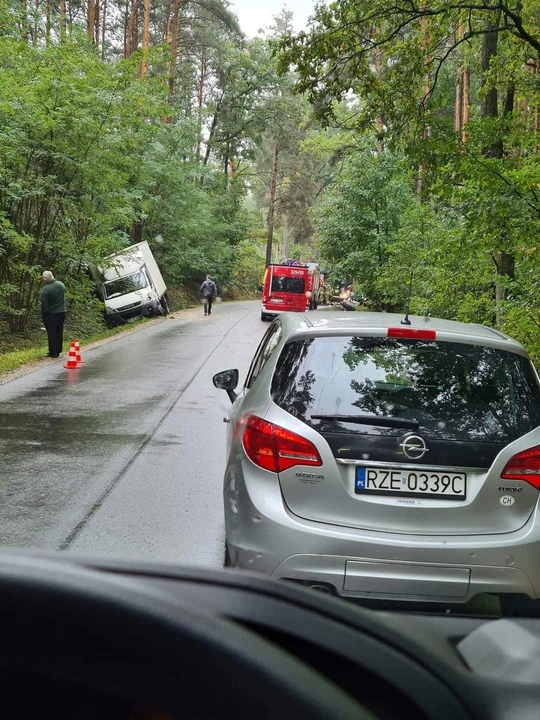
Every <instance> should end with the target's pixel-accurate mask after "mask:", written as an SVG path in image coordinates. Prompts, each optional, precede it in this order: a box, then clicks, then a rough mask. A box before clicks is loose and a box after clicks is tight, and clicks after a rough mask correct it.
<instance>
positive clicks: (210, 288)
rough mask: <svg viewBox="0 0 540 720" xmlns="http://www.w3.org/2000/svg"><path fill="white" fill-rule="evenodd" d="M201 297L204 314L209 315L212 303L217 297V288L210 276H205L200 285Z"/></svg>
mask: <svg viewBox="0 0 540 720" xmlns="http://www.w3.org/2000/svg"><path fill="white" fill-rule="evenodd" d="M201 295H202V296H203V302H204V314H205V315H211V314H212V302H213V301H214V298H215V297H216V295H217V287H216V283H215V282H214V281H213V280H212V278H211V276H210V275H207V276H206V280H205V281H204V282H203V284H202V285H201Z"/></svg>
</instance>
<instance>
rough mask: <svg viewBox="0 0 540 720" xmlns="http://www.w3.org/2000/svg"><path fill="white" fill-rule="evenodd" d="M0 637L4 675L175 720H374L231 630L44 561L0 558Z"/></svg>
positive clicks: (138, 589) (161, 596) (154, 597)
mask: <svg viewBox="0 0 540 720" xmlns="http://www.w3.org/2000/svg"><path fill="white" fill-rule="evenodd" d="M0 638H1V641H2V642H1V653H0V657H1V660H0V663H1V665H2V667H3V669H4V670H9V671H10V673H18V672H20V673H23V674H29V675H34V676H37V677H40V676H41V677H47V678H55V679H58V678H61V679H62V680H65V681H66V682H67V683H71V682H72V683H74V684H76V685H79V686H81V685H82V686H83V687H86V688H90V689H93V690H95V691H98V692H102V693H108V694H110V695H116V696H119V697H126V698H129V699H130V700H133V701H137V702H141V703H144V704H145V706H147V707H150V708H153V709H155V710H156V711H160V712H167V713H169V714H170V715H172V716H173V717H174V718H182V717H187V718H218V717H249V718H273V719H275V718H279V717H291V718H295V720H315V719H319V718H320V719H321V720H322V719H323V718H324V719H328V720H349V719H351V720H352V719H353V718H355V719H356V720H368V719H371V718H372V716H371V715H370V714H369V713H368V712H367V711H366V710H364V709H363V708H361V707H360V706H359V705H358V704H357V703H356V702H355V701H353V700H352V698H350V697H349V696H348V695H346V694H345V693H344V692H343V691H341V690H340V689H339V688H338V687H337V686H335V685H333V684H332V683H330V682H329V681H327V680H326V679H325V678H324V677H323V676H321V675H319V674H318V673H317V672H315V671H314V670H312V669H311V668H308V667H307V666H305V665H303V664H302V663H301V662H300V661H298V660H296V659H295V658H293V657H292V656H290V655H289V654H288V653H287V652H285V651H283V650H281V649H279V648H277V647H276V646H274V645H272V644H271V643H270V642H267V641H266V640H263V639H261V638H259V637H258V636H256V635H255V634H254V633H252V632H250V631H249V630H247V629H245V628H243V627H240V626H238V625H236V624H234V623H233V622H231V621H227V620H225V619H216V618H214V617H208V616H203V615H199V614H198V613H196V612H194V611H193V610H192V609H190V608H187V607H186V608H183V607H182V605H181V601H180V602H179V603H177V602H173V601H172V600H171V599H170V598H168V597H167V596H166V595H165V593H161V592H160V591H159V590H154V589H153V588H149V587H147V586H146V585H145V584H143V583H142V582H141V581H139V580H137V579H136V578H135V579H134V578H132V577H130V578H128V577H126V578H123V577H121V576H120V577H119V576H117V575H114V576H113V575H110V576H107V575H106V574H105V573H103V572H100V573H98V572H96V571H94V570H91V569H86V568H81V567H75V566H71V565H69V564H67V563H66V564H63V563H61V562H57V561H54V560H51V559H42V558H34V557H30V556H25V555H10V554H9V553H6V554H5V555H3V556H2V555H0ZM29 691H31V688H30V687H29Z"/></svg>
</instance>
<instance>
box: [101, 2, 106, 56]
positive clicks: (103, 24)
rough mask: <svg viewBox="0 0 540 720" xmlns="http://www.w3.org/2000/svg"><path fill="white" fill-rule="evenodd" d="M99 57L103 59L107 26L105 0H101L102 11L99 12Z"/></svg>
mask: <svg viewBox="0 0 540 720" xmlns="http://www.w3.org/2000/svg"><path fill="white" fill-rule="evenodd" d="M101 15H102V18H101V59H102V60H105V38H106V28H107V0H103V12H102V13H101Z"/></svg>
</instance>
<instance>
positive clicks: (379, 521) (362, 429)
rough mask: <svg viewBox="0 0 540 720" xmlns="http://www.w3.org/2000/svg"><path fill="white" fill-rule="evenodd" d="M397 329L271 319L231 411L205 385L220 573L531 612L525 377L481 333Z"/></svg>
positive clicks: (533, 574) (419, 320) (496, 339)
mask: <svg viewBox="0 0 540 720" xmlns="http://www.w3.org/2000/svg"><path fill="white" fill-rule="evenodd" d="M402 320H403V316H401V315H392V314H386V313H360V312H357V313H354V314H348V313H347V314H342V313H329V312H328V313H327V312H325V313H322V312H321V313H320V314H312V313H310V314H309V315H306V314H296V313H295V314H293V313H291V314H284V315H281V316H280V317H279V318H278V319H276V320H275V321H274V322H273V323H272V325H271V326H270V327H269V329H268V331H267V333H266V334H265V336H264V338H263V340H262V342H261V344H260V345H259V348H258V350H257V353H256V355H255V357H254V359H253V362H252V364H251V368H250V370H249V373H248V375H247V378H246V381H245V385H244V387H243V388H242V389H241V391H240V392H239V393H238V394H237V393H236V391H235V390H236V387H237V384H238V371H237V370H226V371H224V372H222V373H218V375H216V376H215V377H214V384H215V385H216V387H220V388H223V389H225V390H227V392H228V393H229V396H230V397H231V399H232V400H233V404H232V408H231V413H230V424H229V425H228V443H227V447H228V459H227V468H226V472H225V483H224V499H225V521H226V541H227V553H228V561H229V563H230V564H231V565H233V566H235V567H239V568H246V569H251V570H256V571H260V572H263V573H266V574H269V575H273V576H274V577H277V578H284V579H289V580H295V581H300V582H303V583H304V584H307V585H310V586H318V587H322V588H326V589H328V590H331V591H332V592H335V593H338V594H339V595H341V596H344V597H354V598H370V599H387V600H389V599H393V600H424V601H437V602H439V601H440V602H445V603H465V602H467V601H468V600H470V599H471V598H472V597H474V596H475V595H477V594H479V593H497V594H506V593H508V594H514V593H517V594H522V595H526V596H529V598H533V599H535V598H540V520H539V519H538V517H537V515H538V498H539V490H540V427H539V426H540V382H539V379H538V375H537V374H536V372H535V369H534V367H533V365H532V363H531V361H530V359H529V358H528V356H527V353H526V351H525V349H524V348H523V347H522V346H521V345H520V344H519V343H517V342H516V341H515V340H512V339H511V338H509V337H507V336H506V335H503V334H502V333H500V332H497V331H496V330H492V329H490V328H487V327H483V326H481V325H473V324H465V323H458V322H452V321H448V320H438V319H435V318H424V317H411V323H412V324H410V325H405V324H402ZM509 597H510V598H511V597H516V598H517V596H511V595H510V596H509Z"/></svg>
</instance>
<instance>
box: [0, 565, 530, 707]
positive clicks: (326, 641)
mask: <svg viewBox="0 0 540 720" xmlns="http://www.w3.org/2000/svg"><path fill="white" fill-rule="evenodd" d="M2 560H4V562H2ZM40 563H44V564H45V566H47V568H48V570H47V572H48V573H49V576H50V572H51V568H57V569H58V568H63V570H65V571H66V578H69V577H70V576H71V574H72V573H75V575H74V576H76V575H77V573H79V574H80V577H81V578H83V577H84V580H85V582H88V583H90V585H89V587H90V586H91V587H98V588H100V590H101V589H102V588H107V587H108V586H109V585H111V587H112V586H114V593H115V594H116V595H118V594H120V595H122V603H127V604H128V605H129V603H130V602H131V601H132V599H133V598H136V597H137V594H138V593H142V594H145V593H146V594H147V597H148V598H152V597H154V598H156V599H157V598H159V602H160V603H165V605H166V606H167V608H168V612H171V613H172V615H171V616H172V617H173V618H174V619H175V621H176V620H177V619H178V618H183V616H184V614H185V615H187V616H188V617H190V613H193V612H196V613H197V616H199V617H201V616H202V618H203V619H206V622H207V623H209V624H211V623H212V622H216V623H217V624H218V625H219V623H220V622H222V621H225V622H226V623H227V624H228V626H231V627H232V626H234V627H235V628H241V629H243V630H246V631H247V632H248V635H246V638H249V641H246V639H245V638H243V640H242V642H243V643H244V645H246V644H247V645H249V643H250V642H251V639H252V638H256V639H258V641H261V640H262V641H263V642H264V643H265V647H273V648H276V649H278V650H279V651H280V652H282V653H283V652H284V653H285V654H284V655H282V656H280V658H281V659H278V660H276V659H275V658H274V660H273V661H272V662H270V663H269V664H268V665H267V668H266V672H268V673H269V674H270V675H271V674H272V673H273V672H274V670H275V668H276V663H277V664H278V665H279V664H280V663H281V662H282V661H283V662H285V660H284V658H286V657H287V658H291V659H292V661H293V662H296V663H297V665H295V666H293V668H296V669H293V670H292V671H291V672H290V674H291V673H292V675H294V676H295V678H294V679H296V676H298V678H299V679H300V680H302V678H301V677H300V676H301V670H300V668H306V669H307V670H308V671H309V672H311V673H314V675H313V676H312V677H318V678H321V682H323V679H326V681H329V682H330V683H331V684H332V686H335V687H337V688H338V689H339V690H340V691H342V692H343V693H345V694H346V695H347V696H348V697H349V698H351V699H352V700H353V701H354V703H357V704H358V715H355V714H354V713H353V714H352V715H351V714H349V715H347V714H346V712H344V714H343V715H340V713H339V712H338V710H337V709H336V714H335V717H336V718H338V717H341V716H343V717H345V716H346V717H359V718H367V717H371V718H375V719H378V720H391V719H394V718H396V719H397V718H403V719H409V718H411V719H412V718H415V719H417V720H418V719H420V720H428V719H433V720H435V719H436V720H446V719H448V720H449V719H450V718H452V720H460V719H461V718H463V719H464V720H465V719H466V718H468V719H469V720H474V719H475V718H491V719H493V718H500V719H501V720H502V719H503V718H520V720H528V719H529V718H531V719H532V718H533V717H534V718H535V719H536V718H537V717H538V707H539V705H540V673H539V671H538V668H539V667H540V663H539V662H538V660H540V621H539V620H526V619H523V620H522V619H516V620H508V619H504V620H495V619H494V620H490V619H487V620H485V619H481V618H466V617H461V616H435V615H421V614H418V613H416V614H414V615H411V614H407V613H389V612H379V611H373V610H366V609H362V608H358V607H355V606H353V605H351V604H349V603H347V602H345V601H343V600H341V599H335V598H331V597H327V596H325V595H322V594H320V593H317V592H316V591H313V590H306V589H304V588H299V587H296V586H294V585H290V584H287V583H284V582H279V583H278V582H275V581H273V580H271V579H269V578H266V577H263V576H258V575H255V574H248V573H239V572H236V571H232V570H210V569H202V568H189V567H177V566H175V565H171V564H159V563H150V562H144V561H141V562H139V561H121V560H114V559H107V558H91V557H86V556H77V555H75V554H65V553H64V554H57V553H46V552H43V553H34V552H30V551H5V552H4V553H3V558H0V597H5V593H4V595H2V573H3V572H4V570H5V568H6V567H7V568H8V574H9V573H10V572H12V568H14V567H17V568H18V570H17V572H18V574H19V575H20V574H21V573H22V574H24V568H25V565H27V564H29V566H30V565H31V566H33V567H34V566H39V565H40ZM10 568H11V569H10ZM62 572H63V571H60V570H59V571H58V573H59V576H61V575H62ZM53 574H54V571H53ZM62 582H64V580H62ZM93 583H95V586H94V585H93ZM68 585H69V582H68ZM67 592H68V594H69V593H70V588H69V587H68V588H67ZM38 595H39V593H38ZM72 599H73V598H72ZM34 600H35V594H34ZM29 602H30V601H29ZM156 602H157V600H156ZM89 608H90V609H91V608H92V604H90V605H89ZM1 611H2V607H1V602H0V613H1ZM34 614H35V611H34ZM128 614H129V612H128ZM121 617H122V618H126V612H125V607H124V610H123V614H122V615H121ZM133 619H135V616H134V618H133ZM57 620H58V616H57ZM126 622H127V620H126ZM144 624H145V620H144V619H143V621H142V623H139V624H137V623H132V625H131V627H128V625H126V628H124V629H125V630H126V631H128V632H129V633H131V635H130V637H132V638H133V637H134V638H137V634H138V632H139V631H140V632H141V644H142V645H144V643H145V642H146V643H148V642H149V638H153V637H154V635H151V634H149V633H147V631H148V628H146V627H143V626H144ZM116 627H117V623H115V624H113V625H108V626H107V628H108V629H107V633H108V636H110V634H111V632H114V629H115V628H116ZM216 627H217V625H216ZM121 631H122V628H119V632H121ZM98 632H99V630H98ZM242 637H243V636H242ZM81 640H82V644H81V645H80V651H81V653H84V652H85V644H84V643H85V642H86V643H90V642H91V641H89V640H88V639H85V638H81ZM111 642H113V638H111ZM124 644H125V641H124ZM71 652H73V648H72V650H71ZM90 652H93V651H90ZM111 652H112V651H111ZM130 652H132V650H131V651H130ZM167 652H168V650H167ZM239 652H240V651H239ZM164 655H166V653H165V652H164ZM190 657H192V658H193V663H194V664H195V666H196V668H195V669H197V667H198V670H199V671H200V674H201V687H203V688H205V687H207V688H208V691H212V688H215V687H216V685H215V682H214V681H213V674H212V669H211V668H209V667H207V663H206V662H202V661H201V662H200V663H199V665H198V666H197V663H198V660H197V653H196V652H194V653H192V654H191V655H190ZM149 659H151V660H152V662H153V663H154V662H156V663H157V662H158V659H157V656H156V653H155V649H154V650H153V651H152V653H151V654H150V658H147V661H148V660H149ZM77 660H78V659H77ZM136 660H139V661H141V660H142V661H143V665H144V660H145V658H144V656H143V657H142V658H135V657H134V662H135V661H136ZM188 660H189V658H188ZM127 662H128V664H129V657H128V660H127ZM170 664H171V663H170V662H169V666H170ZM112 667H117V666H114V665H113V666H112ZM184 667H186V666H184ZM224 667H225V668H227V667H230V670H229V671H228V672H229V673H230V675H229V676H228V677H227V682H228V683H230V684H232V686H233V687H232V690H231V698H234V697H237V698H238V697H240V696H241V695H242V697H243V696H244V695H245V694H246V693H249V690H248V689H246V688H249V684H244V683H242V682H241V679H240V675H239V674H238V672H236V673H235V671H234V670H233V667H232V665H230V666H228V665H224ZM92 668H93V666H92ZM215 669H216V671H217V669H218V665H217V664H216V668H215ZM123 670H124V671H126V672H127V673H129V672H130V668H129V667H128V668H123ZM8 671H9V672H12V673H14V675H13V677H14V678H16V677H17V674H16V673H17V670H16V669H10V668H8ZM190 671H193V668H190ZM302 671H303V670H302ZM4 672H5V671H4ZM134 672H135V671H134ZM184 672H185V671H184ZM221 672H222V673H223V670H222V671H221ZM226 672H227V670H226ZM103 673H104V674H105V670H103ZM183 674H184V673H181V675H183ZM29 676H30V674H29V673H28V671H26V673H25V675H24V677H29ZM125 676H126V677H130V676H129V674H126V675H125ZM4 677H6V675H5V674H4ZM19 677H22V675H19ZM32 677H34V678H35V681H36V685H35V687H37V688H38V689H39V692H38V691H36V692H35V693H34V695H35V697H42V698H43V697H49V698H51V697H53V698H55V697H59V698H63V699H64V700H65V698H66V697H69V698H71V699H70V702H69V703H68V705H69V706H70V707H71V709H72V712H71V715H70V717H72V718H78V717H81V718H82V717H85V718H86V717H100V718H108V717H116V718H124V717H125V718H133V719H134V720H135V718H137V720H139V719H140V720H154V719H156V720H157V719H159V720H169V718H172V717H182V718H184V717H185V718H191V717H201V716H205V717H211V716H212V717H214V716H215V717H218V716H219V717H226V716H228V715H229V712H227V711H226V705H225V704H224V705H223V714H220V713H219V712H218V714H215V715H209V714H207V713H206V714H204V713H203V714H200V713H199V711H198V710H195V709H194V698H193V697H191V698H188V699H187V700H186V699H183V700H182V702H181V703H179V707H180V708H181V710H180V713H179V711H178V707H176V708H175V712H173V713H171V712H170V705H169V707H167V703H164V707H163V708H161V707H159V708H158V706H159V702H160V698H159V697H156V696H155V695H154V696H153V695H152V693H141V695H140V697H133V692H132V691H128V690H127V689H126V692H125V694H124V695H123V697H121V696H120V695H121V694H119V691H118V688H119V687H120V686H119V685H118V683H117V684H116V685H115V684H114V683H111V687H110V689H109V688H107V685H106V683H105V685H104V684H103V683H101V684H99V687H96V684H95V683H93V682H90V680H89V681H88V682H85V676H84V674H80V675H79V676H77V677H75V676H73V677H71V678H69V680H68V679H66V689H65V691H63V690H62V677H61V675H60V676H59V675H58V674H56V675H55V676H54V678H52V679H51V678H50V677H49V676H48V675H46V676H45V677H44V675H43V673H40V672H36V669H35V668H34V669H33V671H32ZM178 682H179V684H178V693H179V694H183V693H185V688H184V687H181V681H180V678H179V681H178ZM192 682H193V680H192ZM59 683H60V684H59ZM235 683H236V687H235ZM305 683H306V684H309V683H308V680H307V679H305ZM14 686H16V682H15V681H14ZM27 686H28V685H27ZM113 686H114V687H113ZM223 687H225V685H223V686H222V690H223ZM47 688H48V690H47ZM51 688H52V689H51ZM173 688H174V685H173ZM109 690H110V691H109ZM311 692H312V691H311ZM89 693H90V694H89ZM235 693H236V694H235ZM198 697H200V694H199V696H198ZM77 698H78V700H77ZM81 698H83V699H84V702H82V705H81V702H80V699H81ZM152 702H155V703H156V704H155V705H153V704H152ZM224 702H225V701H224ZM266 702H267V703H268V701H266ZM77 703H78V704H79V705H81V707H82V706H85V707H86V709H87V710H88V708H89V707H92V703H97V705H95V707H96V708H101V710H99V711H98V710H97V709H96V712H95V713H90V714H80V713H79V712H78V711H75V710H74V708H75V709H76V708H77V707H78V704H77ZM195 704H196V703H195ZM322 704H323V705H324V703H322ZM154 707H156V708H158V709H157V710H154V709H153V708H154ZM255 707H256V705H255ZM266 710H268V714H265V713H266ZM349 710H350V708H349ZM81 712H82V710H81ZM160 713H161V714H160ZM42 714H43V713H42ZM25 716H26V714H25V713H22V714H20V717H25ZM28 716H29V717H30V716H32V717H35V715H33V714H31V713H29V714H28ZM56 716H57V717H63V714H62V713H57V715H56ZM243 716H246V717H247V715H244V714H242V711H241V708H240V707H239V712H238V713H237V717H243ZM257 716H259V717H271V716H275V712H274V709H273V710H272V712H270V707H269V706H268V707H266V705H265V702H264V699H263V697H262V696H261V707H260V713H257ZM323 716H324V717H326V715H324V713H323V712H322V711H321V715H320V717H323ZM66 717H67V715H66ZM291 717H293V715H291ZM296 717H300V715H296ZM314 717H315V715H314ZM316 717H319V715H317V716H316ZM329 717H332V715H331V714H330V715H329Z"/></svg>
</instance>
